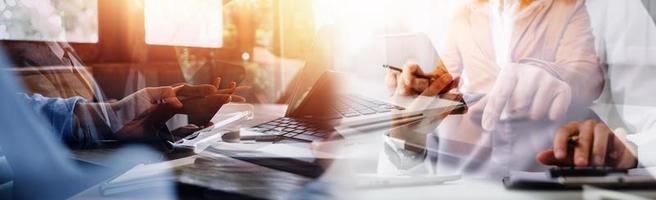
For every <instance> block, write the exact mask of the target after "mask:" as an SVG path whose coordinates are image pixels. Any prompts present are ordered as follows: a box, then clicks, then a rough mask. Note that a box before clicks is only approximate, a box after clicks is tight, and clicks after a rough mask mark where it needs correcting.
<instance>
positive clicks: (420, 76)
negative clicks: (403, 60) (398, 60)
mask: <svg viewBox="0 0 656 200" xmlns="http://www.w3.org/2000/svg"><path fill="white" fill-rule="evenodd" d="M383 68H385V69H389V70H392V71H397V72H403V70H402V69H401V68H398V67H394V66H392V65H383ZM415 76H417V78H421V79H427V80H428V81H429V82H430V81H432V79H433V77H430V76H426V75H423V74H415Z"/></svg>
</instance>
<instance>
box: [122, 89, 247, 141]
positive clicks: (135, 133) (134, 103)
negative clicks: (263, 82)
mask: <svg viewBox="0 0 656 200" xmlns="http://www.w3.org/2000/svg"><path fill="white" fill-rule="evenodd" d="M218 83H220V78H219V79H217V80H215V84H214V85H218ZM214 85H209V84H204V85H177V86H174V87H171V86H166V87H150V88H144V89H142V90H139V91H137V92H135V93H133V94H131V95H129V96H127V97H125V98H123V99H121V100H120V101H118V102H114V103H111V107H112V110H114V111H115V114H116V116H117V118H118V119H117V121H118V122H119V123H120V125H121V127H120V129H119V130H118V131H117V135H116V137H117V138H118V139H123V140H143V139H146V140H147V139H149V138H152V137H153V135H152V134H151V135H146V133H156V132H157V131H158V130H159V129H160V128H161V127H164V124H165V123H166V121H168V120H169V119H170V118H171V117H173V116H174V115H175V114H187V115H189V118H190V119H193V120H191V121H192V124H198V125H200V126H201V128H202V126H206V125H209V121H210V119H211V118H212V117H213V116H214V114H215V113H216V112H217V111H218V110H219V109H220V108H221V106H223V105H224V104H226V103H228V102H231V101H233V102H234V101H236V102H243V101H245V99H244V98H243V97H239V96H236V95H233V93H234V92H235V91H236V90H238V89H240V88H238V87H236V84H235V83H232V84H231V86H230V87H229V88H227V89H221V90H219V89H217V88H216V86H214ZM241 89H244V88H241Z"/></svg>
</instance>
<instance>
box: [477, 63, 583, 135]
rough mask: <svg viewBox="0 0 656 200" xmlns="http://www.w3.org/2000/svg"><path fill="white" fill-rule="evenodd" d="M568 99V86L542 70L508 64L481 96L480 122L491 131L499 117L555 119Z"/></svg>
mask: <svg viewBox="0 0 656 200" xmlns="http://www.w3.org/2000/svg"><path fill="white" fill-rule="evenodd" d="M571 99H572V89H571V87H570V86H569V85H568V84H567V83H566V82H564V81H562V80H560V79H558V78H557V77H555V76H554V75H552V74H551V73H549V72H547V71H546V70H544V69H541V68H538V67H533V66H529V65H519V64H510V65H509V66H507V67H506V68H504V69H503V70H501V72H500V73H499V75H498V76H497V80H496V82H495V83H494V86H493V87H492V90H491V91H490V93H489V94H488V95H487V97H486V98H485V101H486V104H485V108H484V110H483V116H482V126H483V129H485V130H487V131H492V130H494V129H495V128H496V126H497V124H498V123H499V121H500V120H506V119H520V118H530V119H532V120H541V119H545V118H548V119H550V120H557V119H560V118H561V117H563V116H564V115H565V113H566V112H567V110H568V108H569V105H570V103H571ZM502 113H503V114H504V115H502Z"/></svg>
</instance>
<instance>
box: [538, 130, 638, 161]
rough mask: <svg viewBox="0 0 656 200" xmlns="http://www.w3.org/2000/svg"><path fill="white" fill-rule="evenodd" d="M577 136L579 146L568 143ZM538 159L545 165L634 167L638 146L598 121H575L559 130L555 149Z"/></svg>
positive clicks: (541, 154) (539, 155) (547, 151)
mask: <svg viewBox="0 0 656 200" xmlns="http://www.w3.org/2000/svg"><path fill="white" fill-rule="evenodd" d="M573 137H575V138H578V140H576V141H575V142H576V143H575V145H568V143H571V141H572V139H571V138H573ZM572 147H573V148H572ZM537 160H538V162H540V163H542V164H544V165H556V166H576V167H586V166H597V167H601V166H606V167H613V168H617V169H628V168H633V167H635V166H636V164H637V159H636V156H635V149H633V148H631V146H630V145H627V143H626V138H625V135H624V134H622V133H613V132H612V131H611V130H610V129H609V128H608V126H606V125H605V124H603V123H600V122H597V121H595V120H588V121H585V122H576V121H575V122H571V123H569V124H567V125H565V126H563V127H562V128H560V129H558V131H557V132H556V134H555V136H554V140H553V149H549V150H545V151H543V152H541V153H539V154H538V155H537Z"/></svg>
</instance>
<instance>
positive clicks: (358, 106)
mask: <svg viewBox="0 0 656 200" xmlns="http://www.w3.org/2000/svg"><path fill="white" fill-rule="evenodd" d="M334 110H335V111H336V112H337V113H339V115H341V116H342V117H346V118H348V117H358V116H363V115H373V114H377V113H388V112H392V111H393V110H404V108H403V107H400V106H395V105H391V104H389V103H386V102H383V101H379V100H375V99H370V98H366V97H361V96H356V95H344V96H342V97H341V98H340V99H338V100H337V102H336V103H335V107H334Z"/></svg>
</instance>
